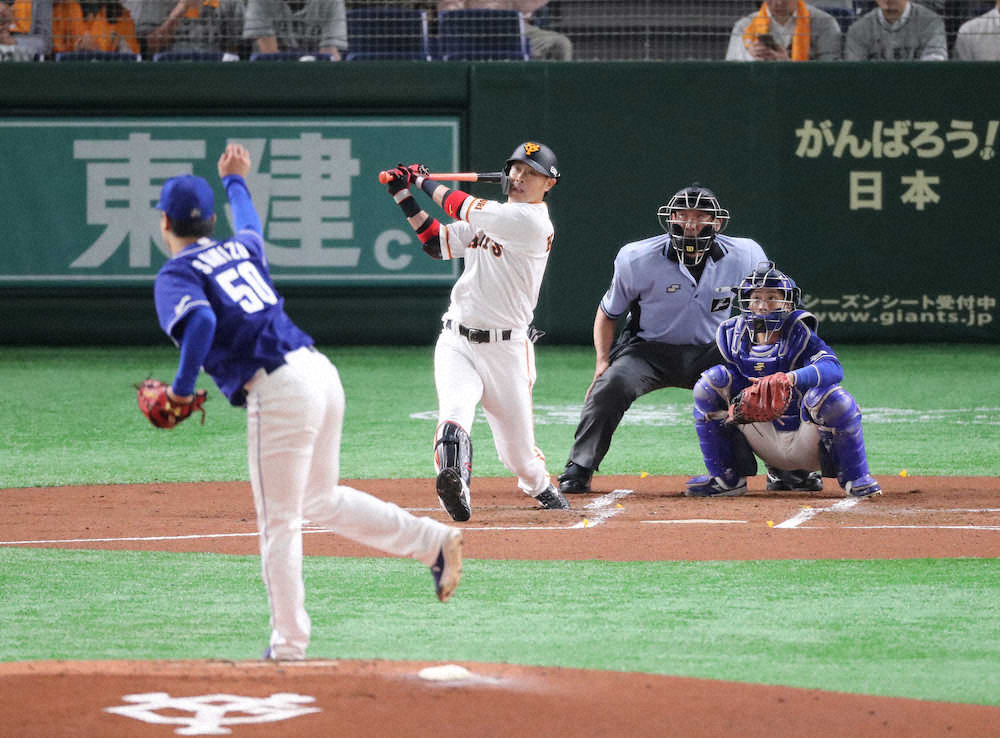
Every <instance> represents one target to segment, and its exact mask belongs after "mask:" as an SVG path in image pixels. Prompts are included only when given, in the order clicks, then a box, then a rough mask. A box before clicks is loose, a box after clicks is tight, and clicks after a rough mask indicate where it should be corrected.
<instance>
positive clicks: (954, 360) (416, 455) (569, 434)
mask: <svg viewBox="0 0 1000 738" xmlns="http://www.w3.org/2000/svg"><path fill="white" fill-rule="evenodd" d="M325 351H326V353H327V354H328V355H329V356H330V357H331V358H332V359H333V361H334V363H336V364H337V367H338V369H339V370H340V373H341V378H342V380H343V383H344V389H345V391H346V393H347V416H346V419H345V428H344V444H343V454H342V456H343V458H342V463H341V473H342V475H343V476H344V477H345V478H349V479H356V478H410V477H429V476H432V475H433V466H432V464H431V442H432V437H433V434H434V425H435V418H436V414H435V411H436V407H437V405H436V399H435V395H434V378H433V349H432V348H431V347H400V348H378V349H373V348H358V347H348V348H340V347H337V348H327V349H325ZM839 354H840V356H841V360H842V362H843V364H844V367H845V371H846V377H845V380H844V386H845V387H847V389H848V390H850V391H851V392H852V393H853V394H854V395H855V397H856V398H857V400H858V402H859V403H860V404H861V406H862V408H863V409H864V410H865V416H866V419H865V436H866V440H867V443H868V451H869V458H870V461H871V465H872V468H873V470H874V471H875V473H877V474H891V473H896V472H898V471H899V470H900V469H903V468H905V469H908V471H909V473H911V474H944V475H973V476H975V475H992V474H996V473H998V472H1000V454H998V453H997V448H1000V422H998V421H997V417H1000V412H998V408H1000V400H995V401H993V402H991V398H1000V372H996V371H990V370H989V367H993V366H996V365H997V364H998V363H1000V347H997V346H977V345H972V346H964V345H961V346H960V345H943V346H927V347H922V346H919V347H918V346H895V347H887V346H848V347H844V348H842V349H839ZM537 357H538V362H537V363H538V382H537V384H536V386H535V397H534V399H535V407H536V416H537V418H538V421H537V424H536V429H535V432H536V436H537V441H538V445H539V447H540V448H541V449H542V451H543V452H544V453H545V454H546V457H547V459H548V461H549V471H550V472H552V473H554V474H555V473H558V472H559V471H560V470H561V469H562V466H563V465H564V464H565V461H566V458H567V456H568V454H569V449H570V446H571V445H572V442H573V432H574V430H575V428H576V422H577V419H578V418H579V412H580V407H581V405H582V401H583V395H584V392H585V391H586V389H587V386H588V385H589V383H590V380H591V378H592V376H593V350H592V349H586V348H582V347H579V348H575V347H574V348H570V347H546V346H544V345H542V346H540V347H539V348H538V354H537ZM176 367H177V352H176V350H175V349H173V348H172V347H170V346H164V347H157V348H138V349H121V348H114V349H69V348H43V349H28V348H17V349H10V348H7V349H3V350H0V386H2V387H4V389H5V392H4V393H3V395H2V396H0V413H2V417H3V418H4V419H5V426H6V427H5V432H4V442H3V445H2V447H0V489H2V488H4V487H30V486H56V485H66V484H93V483H129V482H146V481H152V480H157V481H203V480H213V481H221V480H244V479H247V478H248V477H247V470H246V454H245V450H244V448H245V435H244V434H245V420H244V411H243V410H241V409H239V408H234V407H231V406H229V405H228V404H227V403H226V401H225V399H224V398H223V397H222V395H220V394H219V392H218V390H217V389H216V388H215V387H214V385H212V383H211V380H210V379H208V377H207V376H205V375H202V377H201V378H200V380H199V385H198V386H199V387H205V388H206V389H208V391H209V395H210V400H209V402H208V404H207V405H206V410H207V412H208V420H207V422H206V424H205V425H204V426H201V425H199V424H198V422H197V421H195V422H188V423H185V424H183V425H181V426H179V427H178V428H176V429H174V430H171V431H168V432H162V431H158V430H157V429H155V428H153V427H152V426H151V425H149V424H148V423H147V422H146V421H145V420H144V419H143V418H142V416H141V415H140V414H139V411H138V409H137V407H136V403H135V395H134V390H133V389H132V385H133V384H134V383H135V382H137V381H139V380H141V379H144V378H146V377H147V376H150V375H152V376H155V377H158V378H161V379H165V380H169V379H171V378H172V377H173V373H174V371H175V370H176ZM690 405H691V393H690V392H689V391H686V390H681V389H666V390H660V391H658V392H653V393H651V394H649V395H646V396H645V397H642V398H640V399H639V400H638V401H637V402H636V403H635V405H634V406H633V408H632V410H630V411H629V413H628V414H627V415H626V417H625V421H624V422H623V424H622V426H621V427H620V428H619V430H618V432H617V433H616V435H615V439H614V441H613V443H612V446H611V452H610V453H609V454H608V456H607V458H606V459H605V461H604V463H603V464H602V467H601V471H602V472H604V473H607V474H616V473H617V474H634V473H639V472H641V471H646V472H649V473H650V474H681V475H693V474H698V473H701V470H702V461H701V454H700V452H699V450H698V444H697V439H696V437H695V434H694V427H693V425H692V424H691V420H690V415H691V409H690ZM472 435H473V442H474V443H475V448H476V455H475V473H476V474H477V475H478V476H500V475H505V474H506V473H507V472H506V471H505V470H504V469H503V467H502V466H501V465H500V463H499V461H498V460H497V458H496V453H495V451H494V449H493V442H492V436H491V434H490V432H489V428H488V426H487V425H486V422H485V420H484V419H483V418H482V416H481V415H480V416H479V417H478V420H477V423H476V426H475V427H474V428H473V432H472ZM152 451H155V453H151V452H152Z"/></svg>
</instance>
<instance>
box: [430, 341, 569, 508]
mask: <svg viewBox="0 0 1000 738" xmlns="http://www.w3.org/2000/svg"><path fill="white" fill-rule="evenodd" d="M534 383H535V348H534V344H532V343H531V341H529V340H528V339H527V338H514V339H511V340H508V341H497V342H490V343H471V342H470V341H469V340H468V339H466V338H464V337H462V336H460V335H457V334H456V333H453V332H451V331H448V330H445V331H442V333H441V335H440V337H439V338H438V341H437V345H436V347H435V349H434V384H435V386H436V388H437V396H438V428H440V427H441V424H442V423H444V422H447V421H452V422H455V423H458V424H459V425H460V426H462V428H464V429H465V431H466V432H467V433H469V435H470V437H471V436H472V423H473V420H474V418H475V413H476V406H477V405H478V404H480V403H481V404H482V406H483V411H484V412H485V414H486V422H487V423H489V426H490V430H492V431H493V440H494V443H495V445H496V449H497V454H498V455H499V456H500V461H501V462H502V463H503V465H504V466H505V467H507V469H508V470H510V471H511V472H512V473H513V474H516V475H517V486H518V487H520V488H521V490H522V491H523V492H524V493H525V494H527V495H530V496H531V497H535V496H536V495H538V494H540V493H542V492H544V491H545V490H546V489H547V488H548V486H549V483H550V479H549V475H548V472H547V471H546V469H545V457H544V456H543V455H542V452H541V451H539V450H538V448H537V446H536V445H535V422H534V409H533V406H532V399H531V388H532V386H533V385H534ZM435 440H436V439H435ZM474 458H475V456H473V459H474Z"/></svg>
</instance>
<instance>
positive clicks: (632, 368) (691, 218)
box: [559, 184, 767, 493]
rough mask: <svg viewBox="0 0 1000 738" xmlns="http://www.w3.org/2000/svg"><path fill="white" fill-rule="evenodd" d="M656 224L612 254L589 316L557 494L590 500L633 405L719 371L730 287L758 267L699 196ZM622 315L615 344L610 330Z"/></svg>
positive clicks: (670, 209)
mask: <svg viewBox="0 0 1000 738" xmlns="http://www.w3.org/2000/svg"><path fill="white" fill-rule="evenodd" d="M656 215H657V217H658V218H659V221H660V226H661V227H662V228H663V230H664V231H665V234H664V235H660V236H654V237H652V238H647V239H645V240H643V241H637V242H635V243H630V244H626V245H625V246H624V247H623V248H622V249H621V251H619V252H618V256H616V257H615V272H614V276H613V277H612V279H611V286H610V287H609V288H608V291H607V292H606V293H605V295H604V297H603V299H602V300H601V302H600V305H599V306H598V308H597V316H596V317H595V318H594V349H595V351H596V352H597V359H596V365H595V368H594V381H593V382H592V383H591V385H590V387H589V388H588V390H587V397H586V402H585V403H584V406H583V412H582V413H581V414H580V424H579V425H578V426H577V429H576V437H575V440H574V442H573V448H572V450H571V451H570V456H569V461H568V463H567V464H566V470H565V471H564V472H563V473H562V474H561V475H560V476H559V490H560V491H561V492H563V493H575V492H589V491H590V480H591V477H592V476H593V473H594V471H596V470H597V469H598V468H599V467H600V464H601V460H602V459H603V458H604V456H605V455H606V454H607V453H608V447H609V446H610V445H611V436H612V435H613V434H614V432H615V429H616V428H617V427H618V424H619V423H620V422H621V419H622V416H623V415H625V411H626V410H628V409H629V407H630V406H631V405H632V403H633V402H634V401H635V399H636V398H637V397H640V396H641V395H644V394H646V393H648V392H652V391H653V390H657V389H661V388H663V387H687V388H689V389H690V388H692V387H694V384H695V382H697V381H698V377H699V376H700V375H701V373H702V372H703V371H705V370H706V369H708V368H709V367H711V366H714V365H715V364H718V363H720V362H721V361H722V355H721V354H720V353H719V349H718V347H717V346H716V345H715V332H716V329H717V328H718V327H719V324H720V323H722V321H723V320H725V319H726V318H728V317H729V312H730V303H731V299H732V287H733V285H737V284H739V283H740V280H741V279H742V278H743V277H744V276H745V275H746V274H748V273H749V272H752V271H753V270H754V268H755V267H756V265H757V264H758V263H759V262H761V261H766V260H767V257H766V256H765V255H764V250H763V249H762V248H761V246H760V244H758V243H757V242H756V241H754V240H752V239H749V238H734V237H731V236H722V235H720V234H721V233H722V231H723V230H725V227H726V225H727V224H728V223H729V211H728V210H725V209H724V208H723V207H722V206H721V205H720V204H719V199H718V198H717V197H716V196H715V194H714V193H713V192H712V191H711V190H709V189H708V188H707V187H702V186H700V185H698V184H693V185H691V186H690V187H685V188H684V189H682V190H680V191H679V192H678V193H677V194H675V195H674V196H673V197H671V198H670V201H669V202H668V203H667V204H666V205H662V206H661V207H660V208H659V209H658V210H657V211H656ZM626 313H628V320H627V323H626V327H625V329H624V330H623V331H622V333H621V335H619V336H618V339H617V341H616V340H615V327H616V324H617V323H616V322H617V320H618V318H620V317H621V316H622V315H625V314H626Z"/></svg>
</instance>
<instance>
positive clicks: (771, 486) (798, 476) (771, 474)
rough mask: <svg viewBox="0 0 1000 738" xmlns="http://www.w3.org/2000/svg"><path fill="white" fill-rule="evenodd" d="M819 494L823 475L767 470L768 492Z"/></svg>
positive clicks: (801, 470) (795, 470) (808, 472)
mask: <svg viewBox="0 0 1000 738" xmlns="http://www.w3.org/2000/svg"><path fill="white" fill-rule="evenodd" d="M792 490H799V491H802V492H821V491H822V490H823V475H822V474H820V473H819V472H818V471H812V472H811V471H807V470H805V469H792V470H787V469H775V468H773V467H770V466H769V467H768V468H767V491H768V492H791V491H792Z"/></svg>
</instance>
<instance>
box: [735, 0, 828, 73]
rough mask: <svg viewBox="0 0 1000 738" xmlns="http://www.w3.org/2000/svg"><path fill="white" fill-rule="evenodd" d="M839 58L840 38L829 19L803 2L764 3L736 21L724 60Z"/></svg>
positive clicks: (824, 13)
mask: <svg viewBox="0 0 1000 738" xmlns="http://www.w3.org/2000/svg"><path fill="white" fill-rule="evenodd" d="M846 7H847V6H845V9H846ZM842 54H843V35H842V34H841V32H840V24H839V23H838V22H837V19H836V18H834V17H833V16H832V15H830V14H829V13H827V12H826V11H823V10H820V9H819V8H816V7H814V6H812V5H808V4H806V3H805V2H804V0H764V2H763V3H762V4H761V6H760V8H759V9H758V10H757V11H756V12H754V13H751V14H750V15H748V16H745V17H743V18H740V19H739V20H738V21H736V24H735V25H734V26H733V33H732V35H731V36H730V39H729V49H728V51H727V52H726V59H727V60H729V61H833V60H837V59H840V58H841V56H842Z"/></svg>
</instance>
